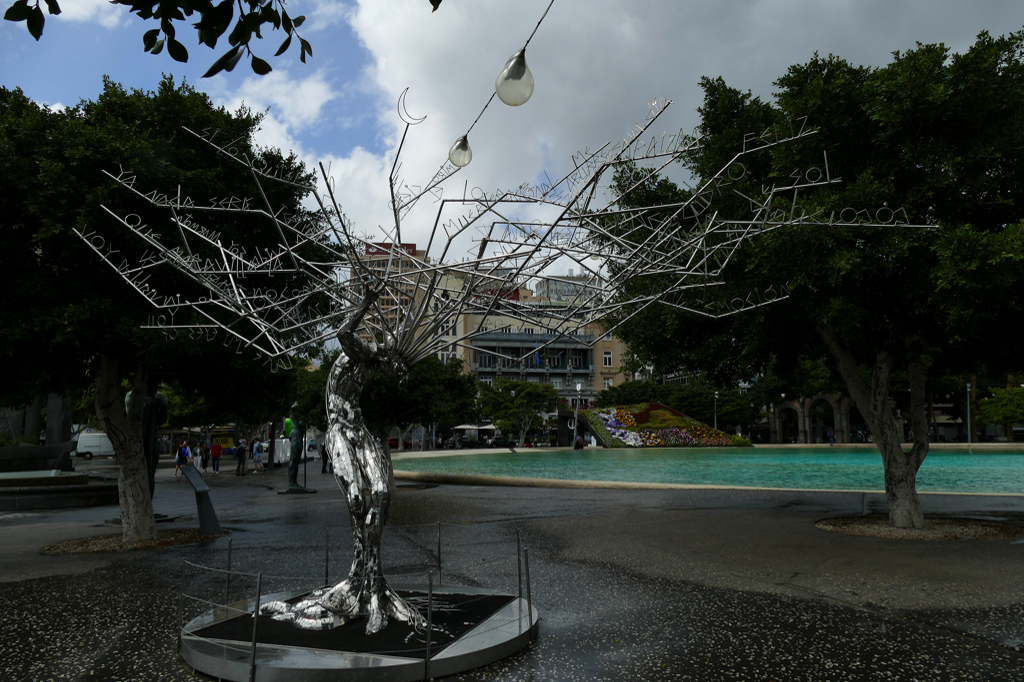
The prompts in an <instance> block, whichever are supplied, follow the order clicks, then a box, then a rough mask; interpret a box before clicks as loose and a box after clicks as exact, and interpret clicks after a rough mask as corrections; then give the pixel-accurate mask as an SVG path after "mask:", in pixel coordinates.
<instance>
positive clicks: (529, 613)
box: [523, 547, 533, 642]
mask: <svg viewBox="0 0 1024 682" xmlns="http://www.w3.org/2000/svg"><path fill="white" fill-rule="evenodd" d="M523 563H524V564H526V625H527V627H529V628H530V641H531V642H532V641H533V595H532V593H531V592H530V548H529V547H527V548H526V549H524V550H523Z"/></svg>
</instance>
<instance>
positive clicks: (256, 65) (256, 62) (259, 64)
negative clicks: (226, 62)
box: [252, 56, 272, 76]
mask: <svg viewBox="0 0 1024 682" xmlns="http://www.w3.org/2000/svg"><path fill="white" fill-rule="evenodd" d="M252 70H253V71H255V72H256V73H257V74H259V75H260V76H265V75H267V74H268V73H270V72H271V71H272V69H271V68H270V64H267V63H266V62H265V61H263V60H262V59H260V58H259V57H256V56H253V58H252Z"/></svg>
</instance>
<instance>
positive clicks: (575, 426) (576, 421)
mask: <svg viewBox="0 0 1024 682" xmlns="http://www.w3.org/2000/svg"><path fill="white" fill-rule="evenodd" d="M582 390H583V384H582V383H581V382H579V381H577V382H576V412H575V413H574V414H573V416H572V447H573V449H576V437H577V436H578V435H579V432H580V401H581V400H582V399H583V394H582Z"/></svg>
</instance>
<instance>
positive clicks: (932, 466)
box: [395, 447, 1024, 494]
mask: <svg viewBox="0 0 1024 682" xmlns="http://www.w3.org/2000/svg"><path fill="white" fill-rule="evenodd" d="M395 468H396V469H400V470H405V471H431V472H438V473H449V474H475V475H483V476H518V477H525V478H562V479H571V480H583V481H632V482H645V483H687V484H695V485H724V486H751V487H758V488H809V489H815V490H884V482H883V477H882V459H881V455H880V454H879V453H878V451H877V450H868V449H843V448H840V447H836V448H827V447H826V448H821V449H801V450H792V449H783V448H779V449H771V448H756V449H752V448H656V449H636V450H584V451H583V452H574V451H572V450H564V451H557V452H537V453H533V452H530V451H525V452H519V453H518V454H512V453H510V452H502V453H495V454H486V455H466V456H454V457H430V458H424V459H408V460H402V461H400V462H395ZM917 489H918V491H920V492H959V493H1021V494H1024V453H1019V452H998V451H985V452H981V453H974V454H968V453H966V452H963V453H961V452H948V451H933V452H931V453H930V454H929V455H928V458H927V459H925V462H924V464H923V465H922V466H921V470H920V471H919V472H918V474H917Z"/></svg>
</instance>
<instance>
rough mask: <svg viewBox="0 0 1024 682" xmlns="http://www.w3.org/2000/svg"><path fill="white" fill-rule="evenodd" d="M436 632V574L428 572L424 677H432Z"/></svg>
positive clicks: (426, 678) (427, 678)
mask: <svg viewBox="0 0 1024 682" xmlns="http://www.w3.org/2000/svg"><path fill="white" fill-rule="evenodd" d="M433 632H434V574H433V573H427V650H426V654H425V655H424V657H423V679H425V680H429V679H430V643H431V635H432V634H433Z"/></svg>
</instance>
